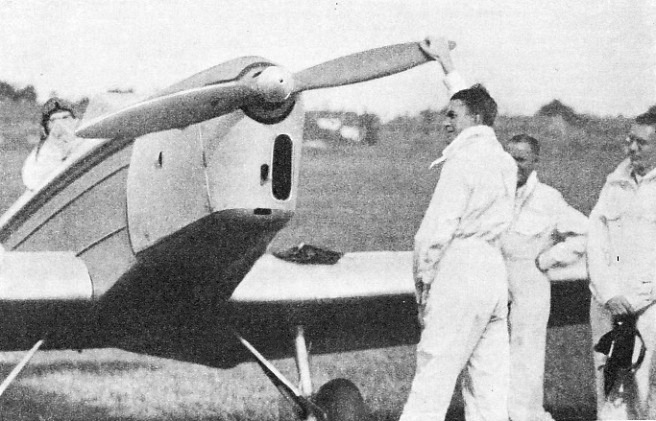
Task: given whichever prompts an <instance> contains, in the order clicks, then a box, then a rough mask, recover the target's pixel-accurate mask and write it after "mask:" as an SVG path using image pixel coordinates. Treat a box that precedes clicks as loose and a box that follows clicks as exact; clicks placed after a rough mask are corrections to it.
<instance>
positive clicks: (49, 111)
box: [41, 97, 77, 137]
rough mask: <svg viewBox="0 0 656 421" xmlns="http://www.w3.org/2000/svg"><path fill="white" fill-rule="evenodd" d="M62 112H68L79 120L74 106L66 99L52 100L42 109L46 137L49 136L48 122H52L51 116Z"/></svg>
mask: <svg viewBox="0 0 656 421" xmlns="http://www.w3.org/2000/svg"><path fill="white" fill-rule="evenodd" d="M60 111H68V112H69V113H71V115H72V116H73V117H75V118H77V115H76V113H75V106H74V105H73V104H71V103H70V102H68V101H66V100H65V99H61V98H57V97H52V98H50V99H49V100H47V101H46V102H45V104H43V107H42V108H41V127H43V132H44V133H45V136H46V137H47V136H48V121H49V120H50V116H51V115H53V114H54V113H57V112H60Z"/></svg>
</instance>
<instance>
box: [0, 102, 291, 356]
mask: <svg viewBox="0 0 656 421" xmlns="http://www.w3.org/2000/svg"><path fill="white" fill-rule="evenodd" d="M302 128H303V110H302V104H301V101H300V98H297V99H296V103H295V104H294V109H293V110H292V111H291V113H290V114H289V115H288V116H287V117H286V118H284V119H283V120H282V121H280V122H277V123H271V124H262V123H259V122H257V121H254V120H253V119H251V118H250V117H248V116H246V115H245V114H244V112H242V111H241V110H239V111H235V112H233V113H230V114H228V115H224V116H222V117H219V118H216V119H213V120H209V121H205V122H203V123H200V124H195V125H192V126H189V127H187V128H184V129H173V130H168V131H165V132H158V133H152V134H149V135H146V136H142V137H140V138H138V139H115V140H111V141H106V142H103V143H101V144H99V145H98V146H96V147H94V148H93V149H92V150H90V151H89V152H88V153H86V154H85V155H83V156H82V157H81V158H80V159H79V160H77V161H76V162H74V163H71V165H69V166H68V167H67V168H66V169H65V170H64V171H63V172H62V173H60V174H59V175H58V176H56V177H55V178H53V179H52V180H51V181H50V182H49V183H48V184H47V185H46V186H44V187H43V188H42V189H40V190H39V191H37V192H34V193H26V196H25V197H23V198H21V200H19V203H17V204H16V205H15V206H14V207H13V208H12V209H10V210H9V211H8V213H7V214H5V215H4V216H3V218H2V222H3V223H2V225H1V226H0V242H1V243H2V244H3V245H4V247H5V248H6V249H7V250H10V251H72V252H74V253H75V255H76V256H78V257H80V258H81V259H82V260H83V261H84V263H85V264H86V266H87V269H88V271H89V276H90V279H91V282H92V291H93V292H92V295H91V296H90V297H89V299H88V300H82V301H79V300H78V301H77V302H75V303H64V302H62V303H37V302H32V303H31V302H24V303H20V305H18V306H16V305H14V304H12V305H11V306H10V305H9V304H7V305H5V304H0V307H1V309H2V312H3V313H4V315H5V316H6V317H3V318H2V319H1V320H0V338H1V342H0V343H1V347H2V348H3V349H23V348H25V347H26V346H30V345H31V344H33V343H34V342H36V340H38V339H39V337H40V336H43V335H46V334H47V335H48V337H49V341H48V342H47V344H48V346H49V347H52V348H84V347H89V346H119V347H124V348H127V349H132V350H138V351H145V352H149V353H156V354H162V355H168V354H171V353H173V354H175V350H172V349H173V348H175V345H174V344H176V343H179V342H184V341H185V340H192V341H202V338H203V337H204V336H205V335H206V334H207V335H216V332H215V330H216V327H217V326H222V325H224V324H225V323H226V322H225V318H226V317H227V314H226V311H227V309H226V308H225V304H226V300H227V299H228V298H229V297H230V295H231V294H232V292H233V291H234V289H235V288H236V287H237V285H238V284H239V282H240V281H241V280H242V279H243V277H244V276H245V275H246V273H247V272H248V271H249V270H250V268H251V267H252V265H253V264H254V262H255V261H256V260H257V259H258V258H259V257H260V256H261V255H262V254H263V253H264V252H265V251H266V248H267V245H268V244H269V242H270V241H271V239H272V238H273V237H274V236H275V234H276V233H277V232H278V231H279V230H280V229H281V228H282V227H284V226H285V224H286V223H287V221H288V220H289V219H290V218H291V216H292V214H293V211H294V209H295V205H296V192H297V189H296V186H297V183H298V175H299V165H298V163H299V159H300V150H301V140H302V139H301V138H302ZM17 319H21V320H29V322H27V324H26V323H25V322H21V323H17ZM71 321H74V324H73V326H72V325H71ZM210 322H211V323H210ZM176 335H178V336H176ZM187 337H188V338H187Z"/></svg>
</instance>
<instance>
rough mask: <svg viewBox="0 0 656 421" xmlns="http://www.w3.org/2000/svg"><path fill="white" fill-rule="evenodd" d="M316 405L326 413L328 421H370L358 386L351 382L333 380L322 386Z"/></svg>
mask: <svg viewBox="0 0 656 421" xmlns="http://www.w3.org/2000/svg"><path fill="white" fill-rule="evenodd" d="M314 403H315V404H316V405H318V406H319V407H320V408H321V409H323V410H324V411H326V414H327V415H328V420H327V421H368V420H369V411H368V410H367V406H366V405H365V404H364V399H363V398H362V395H361V394H360V391H359V390H358V388H357V386H356V385H354V384H353V382H351V381H350V380H346V379H333V380H331V381H329V382H328V383H326V384H324V385H323V386H321V388H320V389H319V392H318V393H317V394H316V396H315V397H314Z"/></svg>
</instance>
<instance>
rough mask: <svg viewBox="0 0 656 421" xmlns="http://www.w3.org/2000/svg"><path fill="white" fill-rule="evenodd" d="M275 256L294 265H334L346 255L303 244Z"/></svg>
mask: <svg viewBox="0 0 656 421" xmlns="http://www.w3.org/2000/svg"><path fill="white" fill-rule="evenodd" d="M273 255H274V256H276V257H277V258H279V259H282V260H285V261H287V262H293V263H300V264H311V265H334V264H335V263H337V262H338V261H339V259H340V258H341V257H342V256H343V255H344V253H340V252H338V251H332V250H327V249H322V248H319V247H315V246H311V245H308V244H304V243H301V244H299V245H298V246H295V247H292V248H289V249H287V250H285V251H281V252H277V253H273Z"/></svg>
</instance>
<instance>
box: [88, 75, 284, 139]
mask: <svg viewBox="0 0 656 421" xmlns="http://www.w3.org/2000/svg"><path fill="white" fill-rule="evenodd" d="M292 87H293V80H292V77H291V74H290V73H289V72H288V71H287V70H285V69H283V68H281V67H278V66H269V67H266V68H265V69H263V70H257V71H254V73H253V74H247V75H245V76H243V77H242V78H240V79H237V80H235V81H230V82H224V83H219V84H214V85H208V86H203V87H199V88H191V89H186V90H182V91H178V92H174V93H170V94H167V95H162V96H156V97H154V98H151V99H148V100H146V101H143V102H139V103H137V104H134V105H132V106H129V107H126V108H123V109H121V110H119V111H116V112H113V113H110V114H106V115H104V116H100V117H98V118H95V119H93V120H90V121H89V122H83V124H82V126H80V127H79V128H78V129H77V130H76V132H75V134H76V135H77V136H79V137H85V138H92V139H108V138H127V137H139V136H143V135H145V134H147V133H152V132H158V131H162V130H169V129H179V128H183V127H187V126H189V125H190V124H195V123H200V122H201V121H205V120H209V119H211V118H216V117H219V116H222V115H224V114H228V113H231V112H233V111H235V110H237V109H238V108H241V107H243V106H245V105H248V104H250V103H252V102H255V101H265V102H269V103H280V102H283V101H285V100H286V99H287V98H289V96H290V95H291V91H292Z"/></svg>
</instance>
